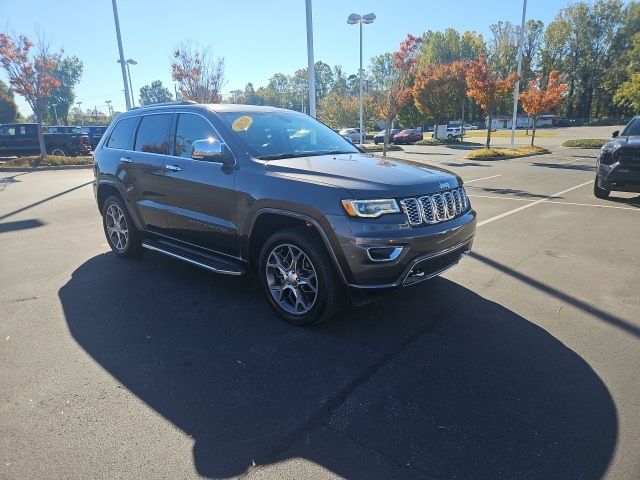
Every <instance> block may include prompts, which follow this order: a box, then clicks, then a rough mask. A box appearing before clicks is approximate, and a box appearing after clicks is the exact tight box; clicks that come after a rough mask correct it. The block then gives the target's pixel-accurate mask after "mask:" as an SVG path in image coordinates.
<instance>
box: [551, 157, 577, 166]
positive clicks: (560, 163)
mask: <svg viewBox="0 0 640 480" xmlns="http://www.w3.org/2000/svg"><path fill="white" fill-rule="evenodd" d="M575 161H576V159H575V158H572V159H571V160H565V161H564V162H558V163H557V164H556V165H564V164H565V163H571V162H575Z"/></svg>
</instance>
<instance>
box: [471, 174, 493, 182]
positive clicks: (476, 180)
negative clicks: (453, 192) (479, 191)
mask: <svg viewBox="0 0 640 480" xmlns="http://www.w3.org/2000/svg"><path fill="white" fill-rule="evenodd" d="M501 176H502V174H500V175H491V176H490V177H482V178H474V179H473V180H465V182H464V183H471V182H479V181H480V180H489V179H490V178H496V177H501Z"/></svg>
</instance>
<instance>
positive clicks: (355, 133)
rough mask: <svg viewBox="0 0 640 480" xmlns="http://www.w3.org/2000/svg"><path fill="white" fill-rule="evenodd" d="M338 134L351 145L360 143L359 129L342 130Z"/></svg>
mask: <svg viewBox="0 0 640 480" xmlns="http://www.w3.org/2000/svg"><path fill="white" fill-rule="evenodd" d="M339 133H340V135H342V136H343V137H344V138H346V139H347V140H349V141H350V142H351V143H360V129H359V128H343V129H342V130H340V132H339Z"/></svg>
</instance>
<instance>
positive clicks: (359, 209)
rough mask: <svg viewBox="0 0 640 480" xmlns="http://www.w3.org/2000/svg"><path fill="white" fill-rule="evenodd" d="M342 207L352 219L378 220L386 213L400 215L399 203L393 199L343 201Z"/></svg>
mask: <svg viewBox="0 0 640 480" xmlns="http://www.w3.org/2000/svg"><path fill="white" fill-rule="evenodd" d="M342 206H343V207H344V209H345V210H346V211H347V213H348V214H349V216H351V217H365V218H377V217H379V216H381V215H384V214H386V213H399V212H400V208H398V204H397V202H396V201H395V200H394V199H392V198H384V199H380V200H342Z"/></svg>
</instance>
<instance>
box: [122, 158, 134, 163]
mask: <svg viewBox="0 0 640 480" xmlns="http://www.w3.org/2000/svg"><path fill="white" fill-rule="evenodd" d="M120 161H121V162H122V163H133V160H131V159H130V158H127V157H120Z"/></svg>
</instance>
